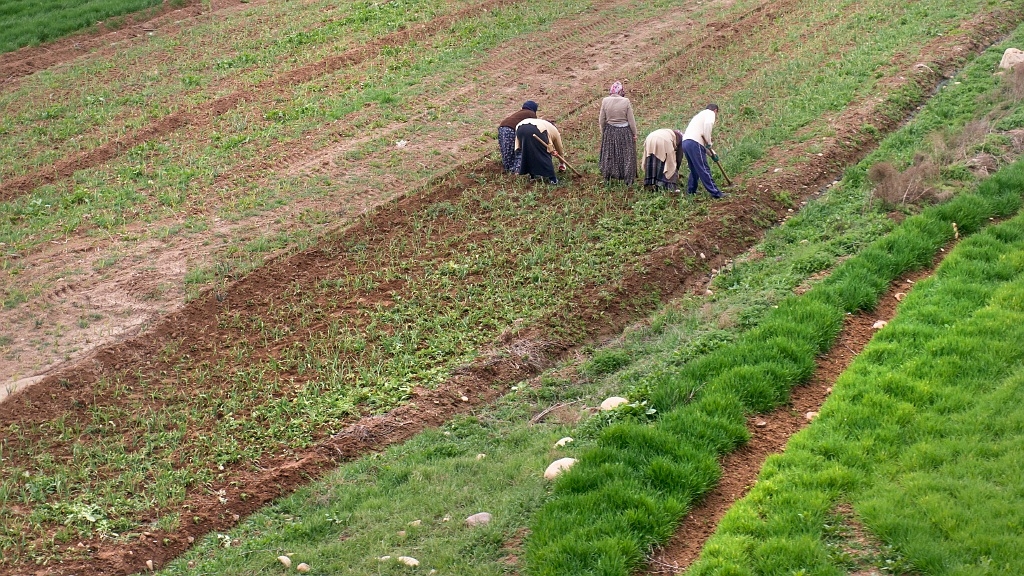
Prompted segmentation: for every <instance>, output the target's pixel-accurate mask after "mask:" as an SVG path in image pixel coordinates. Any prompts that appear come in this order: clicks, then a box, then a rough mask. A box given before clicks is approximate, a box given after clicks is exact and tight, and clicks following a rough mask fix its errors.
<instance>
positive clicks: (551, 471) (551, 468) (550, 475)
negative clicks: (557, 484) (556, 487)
mask: <svg viewBox="0 0 1024 576" xmlns="http://www.w3.org/2000/svg"><path fill="white" fill-rule="evenodd" d="M575 463H576V459H575V458H559V459H558V460H555V461H554V462H552V463H551V464H549V465H548V468H547V470H545V471H544V478H546V479H548V480H554V479H555V477H556V476H558V475H559V474H561V473H562V472H563V471H565V470H568V469H569V468H572V465H573V464H575Z"/></svg>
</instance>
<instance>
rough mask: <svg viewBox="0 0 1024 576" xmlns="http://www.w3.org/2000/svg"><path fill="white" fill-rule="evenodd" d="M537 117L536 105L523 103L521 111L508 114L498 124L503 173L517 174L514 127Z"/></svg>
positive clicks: (528, 101)
mask: <svg viewBox="0 0 1024 576" xmlns="http://www.w3.org/2000/svg"><path fill="white" fill-rule="evenodd" d="M536 117H537V103H536V102H534V101H533V100H527V101H526V102H523V109H522V110H520V111H518V112H513V113H512V114H509V115H508V116H507V117H506V118H505V119H504V120H502V121H501V124H498V151H499V152H501V167H502V168H504V169H505V172H511V173H513V174H519V159H520V158H519V156H518V155H516V126H517V125H518V124H519V123H520V122H522V121H523V120H526V119H527V118H536Z"/></svg>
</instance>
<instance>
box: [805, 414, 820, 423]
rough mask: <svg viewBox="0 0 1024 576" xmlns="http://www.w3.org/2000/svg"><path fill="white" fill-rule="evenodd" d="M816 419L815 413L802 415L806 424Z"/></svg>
mask: <svg viewBox="0 0 1024 576" xmlns="http://www.w3.org/2000/svg"><path fill="white" fill-rule="evenodd" d="M817 417H818V413H817V412H808V413H807V414H804V418H806V419H807V421H808V422H810V421H811V420H814V419H815V418H817Z"/></svg>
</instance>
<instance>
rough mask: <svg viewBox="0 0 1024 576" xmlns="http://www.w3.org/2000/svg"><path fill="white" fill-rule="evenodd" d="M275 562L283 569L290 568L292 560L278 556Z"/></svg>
mask: <svg viewBox="0 0 1024 576" xmlns="http://www.w3.org/2000/svg"><path fill="white" fill-rule="evenodd" d="M277 561H278V562H280V563H281V564H283V565H284V567H285V568H291V567H292V559H291V558H289V557H287V556H278V557H277Z"/></svg>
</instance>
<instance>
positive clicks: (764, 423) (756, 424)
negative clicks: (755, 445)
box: [754, 420, 768, 428]
mask: <svg viewBox="0 0 1024 576" xmlns="http://www.w3.org/2000/svg"><path fill="white" fill-rule="evenodd" d="M767 425H768V423H767V422H765V421H764V420H758V421H757V422H754V426H757V427H758V428H764V427H765V426H767Z"/></svg>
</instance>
